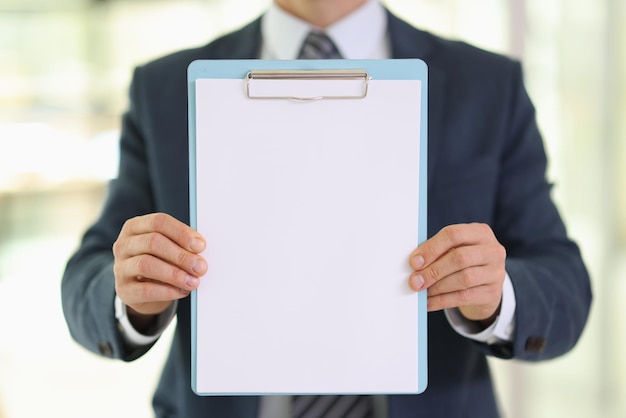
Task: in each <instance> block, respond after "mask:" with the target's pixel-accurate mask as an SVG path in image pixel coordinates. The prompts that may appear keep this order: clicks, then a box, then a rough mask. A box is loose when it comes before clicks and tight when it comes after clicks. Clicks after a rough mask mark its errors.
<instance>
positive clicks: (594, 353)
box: [0, 0, 626, 418]
mask: <svg viewBox="0 0 626 418" xmlns="http://www.w3.org/2000/svg"><path fill="white" fill-rule="evenodd" d="M269 1H270V0H255V1H253V0H153V1H148V0H143V1H139V0H2V1H1V2H0V417H2V418H26V417H29V418H30V417H63V418H74V417H76V418H79V417H80V418H84V417H90V418H100V417H102V418H104V417H111V416H133V417H137V418H142V417H149V416H151V409H150V396H151V393H152V390H153V388H154V386H155V383H156V379H157V377H158V375H159V372H160V368H161V364H162V362H163V359H164V356H165V353H166V352H167V350H168V342H169V339H170V338H171V334H170V331H168V332H166V334H165V335H164V336H163V337H162V339H161V341H159V342H158V343H157V345H156V346H155V347H154V349H153V350H151V351H150V352H149V353H148V354H147V355H145V356H144V357H143V358H141V359H139V360H137V361H135V362H133V363H129V364H125V363H122V362H117V361H110V360H106V359H102V358H98V357H96V356H94V355H92V354H90V353H88V352H86V351H85V350H84V349H82V348H81V347H79V346H78V345H77V344H76V343H74V342H73V341H72V340H71V338H70V336H69V333H68V331H67V329H66V327H65V323H64V320H63V316H62V312H61V305H60V278H61V274H62V271H63V268H64V263H65V262H66V260H67V258H68V256H69V255H70V254H71V252H72V250H73V249H74V248H75V247H76V245H77V243H78V240H79V238H80V235H81V233H82V231H83V230H84V228H85V227H86V226H87V225H88V224H89V223H90V222H91V221H93V220H94V218H95V217H96V216H97V215H98V212H99V210H100V205H101V203H102V200H103V197H104V194H105V192H106V182H107V181H108V180H109V179H110V178H112V177H114V176H115V171H116V161H117V141H118V133H119V129H120V115H121V114H122V112H123V111H124V109H125V107H126V106H127V95H126V93H127V88H128V83H129V81H130V75H131V70H132V68H133V67H134V66H135V65H138V64H141V63H143V62H146V61H148V60H150V59H152V58H155V57H158V56H161V55H163V54H166V53H168V52H172V51H174V50H177V49H180V48H185V47H190V46H197V45H201V44H204V43H206V42H208V41H209V40H211V39H212V38H214V37H216V36H217V35H219V34H222V33H225V32H227V31H229V30H231V29H234V28H236V27H238V26H240V25H242V24H243V23H245V22H247V21H249V20H250V19H252V18H254V17H256V16H257V15H258V14H260V13H261V12H262V11H263V9H264V8H265V7H266V5H267V4H268V2H269ZM385 4H386V5H387V6H388V7H389V8H390V9H391V10H392V11H394V12H395V13H397V14H398V15H400V16H401V17H403V18H404V19H406V20H408V21H410V22H413V23H414V24H415V25H417V26H419V27H421V28H424V29H426V30H429V31H432V32H435V33H437V34H440V35H444V36H447V37H452V38H458V39H463V40H465V41H468V42H470V43H473V44H476V45H478V46H481V47H483V48H486V49H489V50H492V51H496V52H500V53H504V54H508V55H510V56H513V57H515V58H517V59H520V60H521V61H522V62H523V65H524V69H525V77H526V83H527V87H528V89H529V92H530V95H531V97H532V99H533V101H534V103H535V105H536V107H537V110H538V119H539V123H540V126H541V129H542V132H543V134H544V138H545V141H546V146H547V151H548V154H549V158H550V162H551V163H550V172H549V176H550V178H551V180H552V181H554V183H555V187H554V197H555V199H556V200H557V202H558V204H559V205H560V208H561V212H562V214H563V216H564V218H565V219H566V221H567V223H568V226H569V229H570V233H571V235H572V236H574V237H575V238H576V239H577V240H578V242H579V243H580V245H581V247H582V250H583V254H584V257H585V259H586V261H587V263H588V266H589V268H590V270H591V273H592V280H593V288H594V293H595V299H594V304H593V308H592V313H591V317H590V320H589V323H588V327H587V329H586V330H585V333H584V335H583V337H582V339H581V341H580V343H579V344H578V346H577V347H575V349H574V350H573V351H572V352H571V353H569V354H567V355H566V356H564V357H562V358H559V359H556V360H553V361H549V362H544V363H539V364H527V363H520V362H515V361H509V362H505V361H500V360H492V361H491V363H492V365H493V372H494V375H495V377H496V379H497V383H498V395H499V398H500V400H501V406H502V411H503V413H504V415H505V416H506V417H510V418H537V417H590V416H594V417H616V418H617V417H624V416H626V396H624V394H626V380H625V379H624V376H626V356H624V353H626V307H625V306H626V303H625V300H624V298H625V297H626V193H624V191H625V190H626V141H624V138H625V137H626V135H625V134H626V118H624V115H626V54H625V53H624V51H626V26H625V25H623V22H624V21H626V2H623V1H621V0H598V1H593V2H590V1H586V0H567V1H566V0H552V1H546V0H475V1H465V0H386V1H385Z"/></svg>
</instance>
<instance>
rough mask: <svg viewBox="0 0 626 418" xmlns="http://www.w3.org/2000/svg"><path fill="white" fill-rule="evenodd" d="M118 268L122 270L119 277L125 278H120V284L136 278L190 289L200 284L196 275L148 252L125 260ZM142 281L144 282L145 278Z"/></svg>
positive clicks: (131, 281) (130, 281)
mask: <svg viewBox="0 0 626 418" xmlns="http://www.w3.org/2000/svg"><path fill="white" fill-rule="evenodd" d="M120 269H121V270H122V274H121V277H124V278H125V279H124V280H122V282H123V283H122V285H124V284H125V283H133V282H136V281H138V280H137V279H149V281H152V282H157V283H163V284H166V285H169V286H172V287H174V288H177V289H184V290H187V291H191V290H195V289H196V288H197V287H198V285H199V284H200V279H199V278H198V277H196V276H193V275H191V274H189V273H187V272H186V271H185V270H182V269H180V268H178V267H176V266H173V265H171V264H169V263H167V262H165V261H163V260H161V259H159V258H157V257H154V256H152V255H149V254H142V255H138V256H136V257H132V258H130V259H128V260H126V261H125V262H124V263H122V266H121V267H120ZM143 281H144V282H146V280H143Z"/></svg>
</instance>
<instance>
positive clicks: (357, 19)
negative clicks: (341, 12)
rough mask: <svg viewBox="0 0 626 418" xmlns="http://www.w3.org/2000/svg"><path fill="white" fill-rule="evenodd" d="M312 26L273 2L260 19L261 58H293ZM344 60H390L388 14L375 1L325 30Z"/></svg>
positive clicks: (369, 0)
mask: <svg viewBox="0 0 626 418" xmlns="http://www.w3.org/2000/svg"><path fill="white" fill-rule="evenodd" d="M311 29H314V27H313V26H312V25H311V24H310V23H307V22H305V21H303V20H301V19H298V18H297V17H295V16H292V15H290V14H289V13H287V12H286V11H284V10H283V9H281V8H280V7H278V6H277V5H276V4H275V3H272V5H271V6H270V8H269V9H268V11H267V12H266V13H265V14H264V15H263V18H262V20H261V35H262V39H263V41H262V48H261V58H263V59H282V60H285V59H295V58H296V57H297V55H298V52H299V51H300V48H301V46H302V43H303V42H304V38H305V37H306V35H307V33H308V32H309V31H310V30H311ZM325 32H326V34H328V36H330V37H331V38H332V40H333V41H334V42H335V45H337V49H339V52H340V53H341V56H342V57H343V58H345V59H382V58H388V57H389V55H390V54H389V42H388V39H387V15H386V13H385V9H384V8H383V6H382V5H381V4H380V2H379V1H378V0H368V1H367V2H366V3H365V4H364V5H363V6H361V7H360V8H359V9H357V10H356V11H354V12H353V13H351V14H350V15H348V16H346V17H344V18H343V19H341V20H339V21H338V22H336V23H334V24H333V25H331V26H329V27H328V28H326V29H325Z"/></svg>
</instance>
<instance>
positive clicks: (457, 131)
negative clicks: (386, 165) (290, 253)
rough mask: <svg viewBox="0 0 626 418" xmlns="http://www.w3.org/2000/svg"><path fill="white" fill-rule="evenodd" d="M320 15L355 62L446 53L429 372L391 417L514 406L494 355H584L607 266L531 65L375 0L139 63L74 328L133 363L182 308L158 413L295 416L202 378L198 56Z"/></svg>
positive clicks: (67, 305)
mask: <svg viewBox="0 0 626 418" xmlns="http://www.w3.org/2000/svg"><path fill="white" fill-rule="evenodd" d="M311 29H316V30H317V31H322V32H325V33H326V34H328V35H330V37H331V38H332V40H333V41H334V43H335V44H336V46H337V49H338V53H339V54H340V55H341V56H342V57H343V58H363V59H367V58H389V57H392V58H421V59H423V60H424V61H425V62H426V63H427V64H428V66H429V155H428V159H429V187H428V193H429V199H428V206H429V208H428V235H429V237H430V238H429V239H428V241H426V242H425V243H423V244H422V245H420V247H419V248H417V249H414V251H413V252H412V253H411V251H412V250H411V249H407V258H408V259H409V262H410V265H411V267H412V268H413V270H414V273H413V274H412V275H411V276H410V277H408V278H407V285H408V286H410V287H411V288H412V289H413V290H416V291H417V290H421V289H428V309H429V311H430V313H429V325H428V326H429V349H428V351H429V386H428V388H427V390H426V392H425V393H424V394H422V395H415V396H409V395H403V396H398V395H389V396H387V397H383V399H382V401H383V405H385V406H384V407H383V408H379V410H376V411H375V413H376V414H378V415H377V416H389V417H391V418H403V417H415V416H428V417H460V416H477V417H495V416H498V411H497V406H496V401H495V396H494V393H493V388H492V383H491V379H490V376H489V370H488V366H487V362H486V357H485V356H486V355H494V356H498V357H502V358H517V359H522V360H529V361H537V360H543V359H549V358H553V357H555V356H558V355H561V354H563V353H565V352H567V351H568V350H569V349H571V348H572V347H573V346H574V344H575V343H576V341H577V339H578V337H579V336H580V333H581V332H582V329H583V327H584V324H585V322H586V318H587V314H588V310H589V306H590V302H591V292H590V284H589V278H588V275H587V272H586V269H585V267H584V265H583V262H582V260H581V256H580V254H579V251H578V248H577V246H576V245H575V244H574V243H573V242H571V241H570V240H569V239H568V238H567V235H566V231H565V227H564V225H563V223H562V221H561V219H560V217H559V214H558V212H557V210H556V208H555V206H554V204H553V203H552V201H551V198H550V185H549V184H548V183H547V182H546V179H545V169H546V158H545V153H544V150H543V145H542V140H541V137H540V135H539V132H538V129H537V126H536V122H535V118H534V109H533V107H532V105H531V103H530V101H529V99H528V97H527V94H526V92H525V90H524V88H523V85H522V74H521V70H520V67H519V65H518V64H517V63H515V62H512V61H510V60H508V59H506V58H504V57H500V56H497V55H494V54H490V53H487V52H484V51H480V50H478V49H476V48H473V47H470V46H468V45H465V44H463V43H458V42H450V41H446V40H442V39H440V38H437V37H435V36H432V35H430V34H428V33H425V32H422V31H419V30H417V29H414V28H412V27H410V26H409V25H408V24H406V23H404V22H402V21H401V20H399V19H398V18H396V17H395V16H393V15H391V14H390V13H389V12H388V11H386V10H385V9H384V8H383V7H382V6H381V5H380V4H379V3H378V2H377V1H375V0H370V1H368V0H275V3H274V4H273V5H272V6H271V8H270V10H269V11H268V12H267V13H266V14H265V15H264V16H262V17H261V18H260V19H258V20H256V21H254V22H252V23H251V24H249V25H247V26H246V27H244V28H243V29H241V30H239V31H237V32H234V33H232V34H229V35H226V36H224V37H222V38H220V39H218V40H216V41H214V42H213V43H211V44H209V45H207V46H205V47H202V48H198V49H193V50H187V51H182V52H179V53H176V54H173V55H170V56H168V57H165V58H163V59H160V60H157V61H155V62H153V63H150V64H147V65H145V66H143V67H140V68H138V69H137V70H136V72H135V75H134V79H133V83H132V86H131V106H130V109H129V111H128V112H127V114H126V115H125V117H124V123H123V129H122V138H121V156H120V170H119V178H118V179H117V180H114V181H113V182H112V183H111V188H110V192H109V196H108V199H107V202H106V205H105V208H104V211H103V213H102V215H101V217H100V219H99V220H98V221H97V222H96V223H95V224H94V225H93V226H92V228H90V229H89V231H87V233H86V234H85V236H84V239H83V242H82V245H81V247H80V249H79V250H78V252H77V253H76V254H75V255H74V257H73V258H72V259H71V260H70V262H69V263H68V266H67V270H66V273H65V276H64V278H63V306H64V312H65V316H66V319H67V322H68V325H69V328H70V330H71V332H72V335H73V336H74V338H75V339H76V340H77V341H78V342H80V343H81V344H83V345H84V346H85V347H87V348H88V349H90V350H91V351H94V352H99V353H101V354H103V355H105V356H108V357H115V358H121V359H124V360H127V361H128V360H133V359H135V358H137V357H139V356H141V355H142V354H143V353H145V352H146V351H147V350H148V349H149V348H150V346H151V345H152V343H153V342H154V341H155V340H156V339H157V338H158V336H159V335H160V333H161V332H162V330H163V329H164V327H165V326H167V324H168V323H169V321H170V320H171V318H172V317H173V315H176V316H177V319H178V321H177V329H176V332H175V335H174V341H173V344H172V349H171V352H170V355H169V357H168V360H167V363H166V365H165V369H164V371H163V375H162V378H161V381H160V384H159V386H158V388H157V391H156V394H155V397H154V408H155V412H156V415H157V416H159V417H184V418H194V417H250V418H253V417H258V416H273V417H275V418H277V417H278V415H273V414H278V412H272V411H273V410H272V408H273V407H275V406H272V403H273V400H274V399H273V398H271V397H270V398H257V397H237V396H233V397H198V396H196V395H194V394H193V392H192V391H191V389H190V338H191V337H190V325H189V324H190V308H189V301H188V298H187V296H188V295H189V293H190V292H191V291H193V290H194V289H196V288H197V286H198V285H199V282H200V280H201V278H202V276H203V275H204V273H205V272H206V271H207V269H210V266H207V264H206V262H205V260H204V259H202V257H200V256H199V255H198V254H199V253H201V252H202V251H203V250H204V248H205V246H206V242H205V239H204V237H202V236H200V235H199V234H198V233H197V232H195V231H193V230H192V229H190V228H189V227H188V226H187V225H186V224H187V223H188V221H189V210H188V201H189V196H188V187H187V184H188V183H187V181H188V180H187V175H188V161H187V153H186V150H187V112H186V110H187V97H186V68H187V65H188V64H189V63H190V62H191V61H193V60H196V59H244V58H245V59H249V58H271V59H292V58H296V57H298V53H299V51H300V50H301V48H302V47H301V45H302V42H303V40H304V39H305V37H306V35H307V33H308V32H309V30H311ZM381 140H384V138H381ZM111 248H112V249H113V251H111ZM245 259H246V256H245V254H242V262H244V263H245ZM312 262H314V260H312ZM250 271H251V274H253V272H254V266H250ZM355 286H358V283H356V284H355ZM377 402H380V398H377ZM377 405H380V403H378V404H377ZM278 409H280V407H279V408H278ZM281 413H285V414H287V413H286V412H284V411H283V412H281ZM285 416H288V415H285Z"/></svg>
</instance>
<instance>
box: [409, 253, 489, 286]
mask: <svg viewBox="0 0 626 418" xmlns="http://www.w3.org/2000/svg"><path fill="white" fill-rule="evenodd" d="M481 248H482V247H481V246H466V247H458V248H454V249H452V250H450V251H448V252H447V253H445V254H444V255H443V256H442V257H440V258H438V259H437V260H435V261H434V262H432V263H431V264H428V265H426V267H424V268H422V269H420V270H417V271H416V272H414V273H413V274H412V275H411V277H410V279H409V284H410V286H411V288H413V289H414V290H416V291H419V290H422V289H426V288H431V286H434V285H435V284H436V283H438V282H440V281H444V280H443V279H446V278H448V277H450V276H452V275H457V274H460V275H461V277H458V278H457V281H458V280H460V281H464V280H466V281H467V282H468V283H471V285H475V282H474V279H475V276H474V274H473V273H472V272H467V273H463V271H464V270H466V269H469V268H472V267H477V266H483V265H485V264H486V263H487V261H488V260H487V259H486V258H485V254H484V252H483V251H481ZM466 274H467V276H466ZM449 290H456V289H449Z"/></svg>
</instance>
